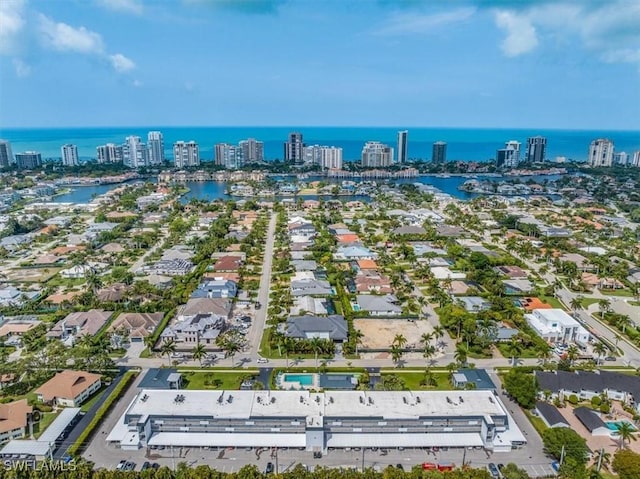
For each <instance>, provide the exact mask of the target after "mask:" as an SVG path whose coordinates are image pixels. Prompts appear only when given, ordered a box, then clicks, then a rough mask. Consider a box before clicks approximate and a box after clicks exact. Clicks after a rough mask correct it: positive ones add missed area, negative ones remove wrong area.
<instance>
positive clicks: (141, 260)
mask: <svg viewBox="0 0 640 479" xmlns="http://www.w3.org/2000/svg"><path fill="white" fill-rule="evenodd" d="M166 238H167V231H166V230H164V229H161V230H160V236H159V238H158V242H157V243H156V244H154V245H153V246H152V247H151V248H149V250H148V251H147V252H146V253H144V254H143V255H142V256H140V257H139V258H138V259H137V260H136V261H135V262H134V263H133V264H132V265H131V267H130V268H129V271H131V272H132V273H133V274H136V273H137V272H138V270H139V269H140V268H141V267H142V265H143V264H144V261H145V260H146V259H147V257H148V256H149V255H150V254H153V253H154V251H156V250H157V249H158V248H160V247H161V246H162V245H163V244H164V240H165V239H166Z"/></svg>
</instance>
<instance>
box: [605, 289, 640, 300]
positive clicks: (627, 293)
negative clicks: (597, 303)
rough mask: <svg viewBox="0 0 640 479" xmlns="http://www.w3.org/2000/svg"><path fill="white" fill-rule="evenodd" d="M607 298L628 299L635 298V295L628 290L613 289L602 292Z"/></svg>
mask: <svg viewBox="0 0 640 479" xmlns="http://www.w3.org/2000/svg"><path fill="white" fill-rule="evenodd" d="M600 292H601V293H602V294H604V295H605V296H625V297H628V298H632V297H633V293H632V292H631V291H629V290H628V289H612V290H606V289H605V290H600Z"/></svg>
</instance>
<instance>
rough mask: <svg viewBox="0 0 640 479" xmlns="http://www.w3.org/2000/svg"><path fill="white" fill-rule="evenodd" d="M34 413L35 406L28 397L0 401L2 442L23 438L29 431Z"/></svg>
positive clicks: (0, 438) (0, 442) (0, 440)
mask: <svg viewBox="0 0 640 479" xmlns="http://www.w3.org/2000/svg"><path fill="white" fill-rule="evenodd" d="M32 413H33V408H32V407H31V406H29V404H28V402H27V400H26V399H21V400H19V401H13V402H9V403H0V444H4V443H6V442H9V441H11V440H12V439H22V438H23V437H24V436H25V435H26V434H27V432H28V430H27V427H28V425H29V420H30V419H31V414H32Z"/></svg>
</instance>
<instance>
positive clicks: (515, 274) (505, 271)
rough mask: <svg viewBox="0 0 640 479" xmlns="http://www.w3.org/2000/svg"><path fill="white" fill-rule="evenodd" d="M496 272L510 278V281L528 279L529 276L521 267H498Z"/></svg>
mask: <svg viewBox="0 0 640 479" xmlns="http://www.w3.org/2000/svg"><path fill="white" fill-rule="evenodd" d="M494 269H495V271H496V272H497V273H499V274H502V275H505V276H508V277H509V279H527V277H528V275H527V272H526V271H525V270H523V269H522V268H520V267H519V266H507V265H504V266H496V267H495V268H494Z"/></svg>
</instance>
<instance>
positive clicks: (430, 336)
mask: <svg viewBox="0 0 640 479" xmlns="http://www.w3.org/2000/svg"><path fill="white" fill-rule="evenodd" d="M433 337H434V334H433V333H424V334H423V335H422V336H420V342H421V343H422V344H423V346H424V347H425V348H426V347H427V346H429V343H430V342H431V340H432V339H433Z"/></svg>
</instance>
